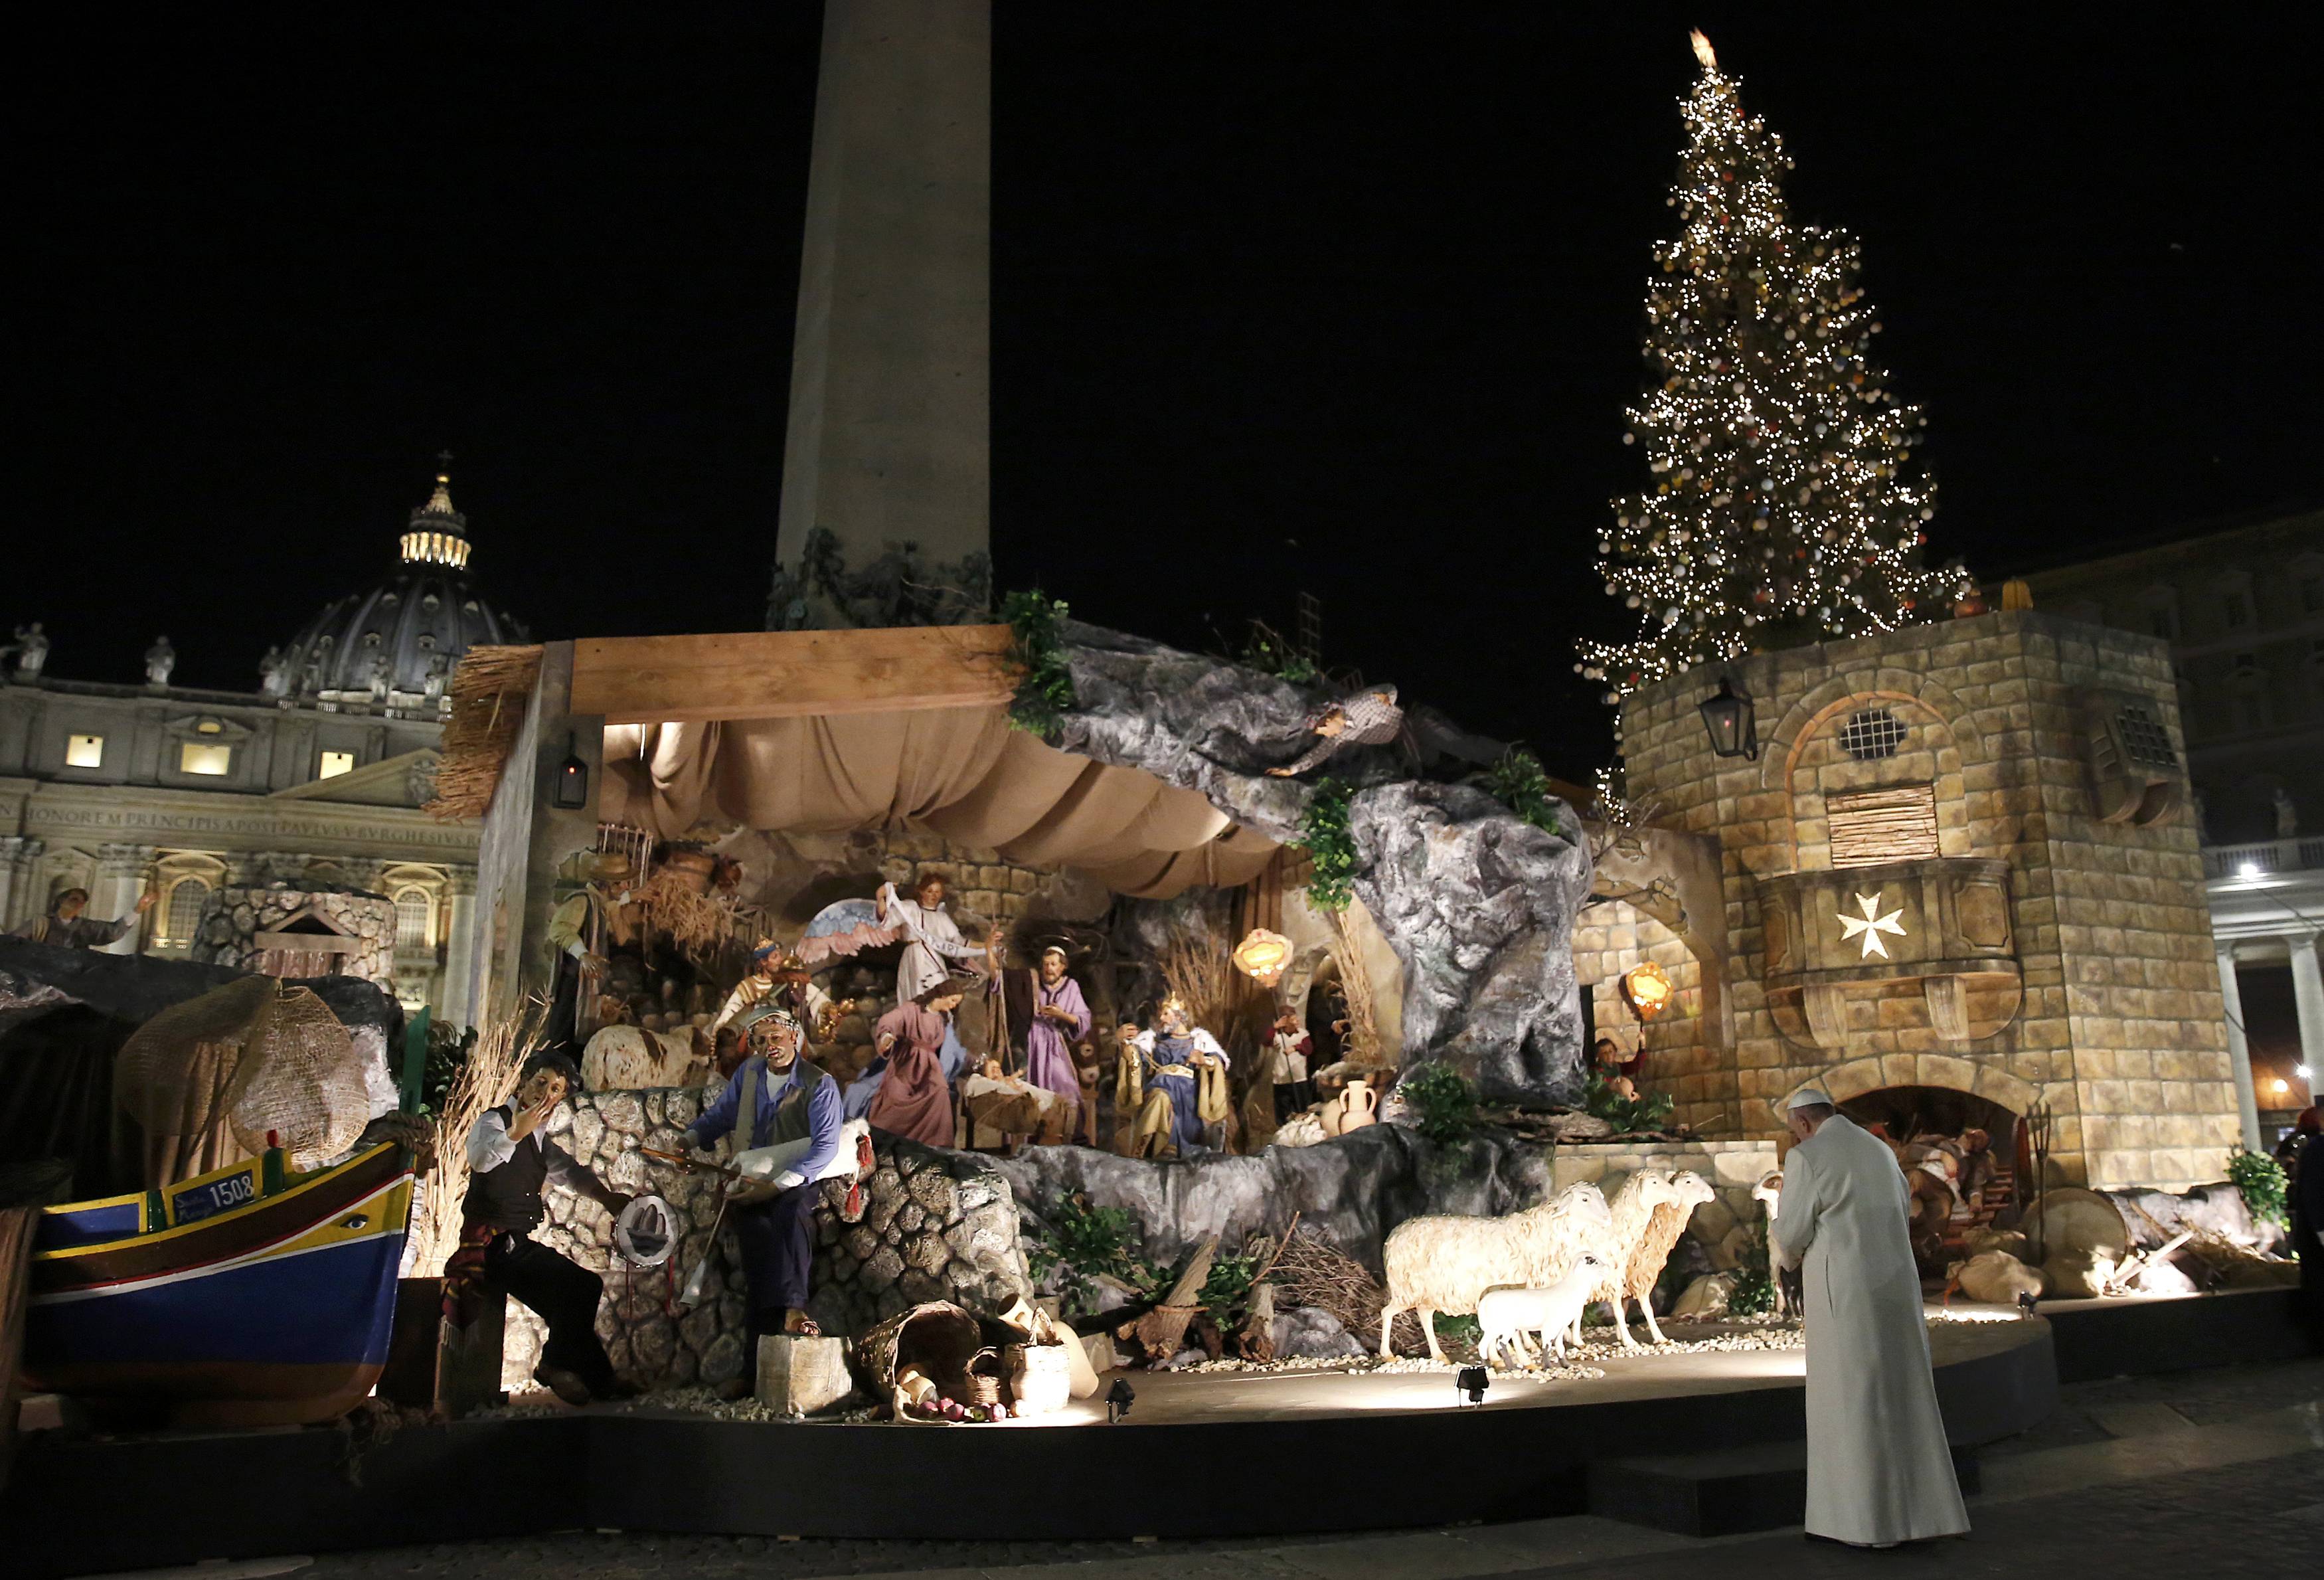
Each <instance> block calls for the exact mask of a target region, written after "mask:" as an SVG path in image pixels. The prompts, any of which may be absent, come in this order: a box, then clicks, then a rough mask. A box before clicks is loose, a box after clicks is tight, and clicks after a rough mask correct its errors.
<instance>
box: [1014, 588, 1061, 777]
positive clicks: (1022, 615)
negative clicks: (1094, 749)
mask: <svg viewBox="0 0 2324 1580" xmlns="http://www.w3.org/2000/svg"><path fill="white" fill-rule="evenodd" d="M1001 618H1002V619H1003V620H1006V621H1007V622H1008V623H1009V629H1010V631H1011V632H1013V633H1015V634H1016V644H1015V651H1014V654H1013V656H1014V657H1015V659H1016V661H1017V663H1018V666H1019V670H1021V671H1022V676H1023V678H1022V679H1019V681H1018V682H1017V695H1016V696H1015V697H1013V698H1010V703H1009V722H1010V724H1012V725H1016V726H1017V727H1018V728H1019V729H1020V730H1024V731H1027V732H1028V733H1030V734H1032V735H1038V736H1039V737H1040V738H1041V739H1043V740H1044V741H1049V740H1054V739H1056V734H1057V728H1058V726H1059V725H1062V724H1063V723H1064V722H1065V712H1066V710H1067V709H1069V708H1071V707H1073V706H1074V700H1075V698H1074V674H1073V670H1072V669H1071V668H1070V667H1069V666H1068V665H1067V664H1066V662H1065V641H1064V639H1063V638H1061V637H1060V636H1059V635H1058V634H1057V627H1058V625H1059V624H1062V623H1063V622H1064V620H1065V600H1064V599H1063V598H1052V597H1050V596H1048V595H1047V594H1046V593H1044V592H1042V591H1041V589H1040V588H1038V587H1035V588H1034V589H1033V590H1032V591H1031V592H1028V593H1010V595H1009V596H1006V597H1004V598H1003V599H1001Z"/></svg>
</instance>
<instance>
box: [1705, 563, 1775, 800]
mask: <svg viewBox="0 0 2324 1580" xmlns="http://www.w3.org/2000/svg"><path fill="white" fill-rule="evenodd" d="M1762 592H1763V594H1764V589H1762ZM1746 619H1747V620H1748V615H1747V616H1746ZM1756 712H1757V709H1756V707H1754V705H1753V704H1752V701H1751V699H1750V698H1748V697H1738V696H1737V695H1736V694H1735V682H1734V681H1732V680H1729V679H1722V680H1720V682H1719V695H1718V696H1716V697H1714V698H1711V699H1710V700H1709V701H1708V702H1705V703H1704V704H1702V707H1701V714H1702V727H1703V728H1705V729H1707V730H1709V731H1710V732H1711V751H1712V752H1713V753H1716V754H1717V755H1719V756H1721V757H1748V758H1750V759H1752V760H1753V761H1754V762H1757V760H1758V756H1759V732H1758V730H1757V728H1756V727H1755V721H1754V717H1753V716H1754V714H1755V713H1756Z"/></svg>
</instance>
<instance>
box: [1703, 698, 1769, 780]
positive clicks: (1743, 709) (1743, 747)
mask: <svg viewBox="0 0 2324 1580" xmlns="http://www.w3.org/2000/svg"><path fill="white" fill-rule="evenodd" d="M1755 711H1756V710H1755V708H1754V707H1753V705H1752V702H1751V699H1750V698H1748V697H1738V696H1736V695H1735V682H1734V681H1732V680H1729V679H1721V680H1720V682H1719V695H1718V696H1716V697H1714V698H1711V700H1710V701H1708V702H1706V703H1704V704H1703V705H1702V727H1703V728H1705V729H1707V730H1709V731H1710V732H1711V751H1713V752H1714V753H1718V754H1719V755H1720V756H1721V757H1748V758H1750V759H1751V760H1752V761H1753V762H1757V761H1758V757H1759V732H1758V731H1757V729H1755V728H1753V727H1752V715H1753V713H1754V712H1755Z"/></svg>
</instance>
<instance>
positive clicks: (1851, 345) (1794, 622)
mask: <svg viewBox="0 0 2324 1580" xmlns="http://www.w3.org/2000/svg"><path fill="white" fill-rule="evenodd" d="M1693 36H1694V51H1695V55H1696V58H1697V59H1698V60H1701V62H1702V76H1701V79H1700V80H1698V81H1697V82H1696V83H1695V85H1694V91H1693V92H1692V93H1691V94H1689V95H1688V96H1687V97H1686V98H1685V99H1683V101H1681V113H1682V114H1683V115H1684V117H1685V120H1686V126H1687V131H1688V134H1689V140H1688V146H1687V148H1686V151H1685V152H1684V153H1683V154H1682V155H1681V157H1680V162H1679V175H1678V181H1677V183H1676V185H1675V186H1674V189H1672V193H1671V196H1670V199H1669V200H1668V201H1669V203H1670V206H1671V207H1672V208H1675V209H1677V210H1678V216H1679V218H1680V219H1681V221H1682V222H1683V225H1684V228H1683V230H1682V231H1681V232H1680V233H1679V235H1678V236H1676V237H1675V238H1674V239H1673V240H1670V241H1668V242H1665V243H1663V244H1662V245H1660V246H1658V247H1657V248H1656V250H1655V273H1654V274H1653V275H1652V276H1650V283H1649V285H1648V287H1647V291H1646V367H1647V378H1648V381H1649V382H1648V385H1647V389H1646V394H1645V398H1644V399H1643V400H1642V401H1641V402H1639V404H1638V405H1637V406H1636V407H1635V408H1633V409H1632V410H1631V411H1630V413H1629V430H1628V432H1627V433H1625V434H1624V435H1623V437H1622V442H1623V443H1624V444H1639V445H1643V446H1644V447H1645V449H1646V461H1647V469H1648V471H1649V472H1650V473H1652V475H1653V482H1652V483H1651V485H1649V486H1648V487H1647V488H1646V490H1645V491H1644V492H1643V493H1639V494H1633V495H1631V496H1629V497H1628V498H1625V499H1618V500H1616V501H1615V502H1614V524H1613V527H1612V529H1611V530H1610V531H1607V532H1606V533H1605V534H1604V535H1603V536H1602V538H1601V540H1600V542H1599V544H1598V552H1599V554H1600V557H1601V558H1600V562H1599V568H1600V571H1601V572H1602V574H1603V575H1604V576H1605V578H1606V591H1607V592H1608V593H1609V595H1610V596H1614V597H1618V598H1619V599H1621V600H1622V602H1623V604H1624V605H1626V606H1627V607H1628V608H1631V609H1635V610H1637V614H1638V630H1637V635H1636V636H1634V637H1633V638H1632V639H1631V640H1629V641H1628V642H1593V641H1585V642H1582V643H1581V644H1580V646H1581V651H1582V662H1581V663H1580V664H1577V665H1576V666H1575V668H1576V669H1578V670H1581V671H1582V673H1583V674H1584V675H1586V676H1588V677H1589V678H1590V679H1593V680H1602V681H1604V682H1605V683H1606V700H1607V701H1608V702H1609V703H1613V702H1618V701H1619V700H1620V699H1621V698H1623V697H1624V696H1626V695H1628V693H1629V692H1631V691H1634V690H1636V689H1637V688H1639V687H1641V686H1644V685H1647V684H1649V683H1651V682H1653V681H1655V680H1658V679H1662V678H1664V677H1665V676H1666V675H1671V674H1674V673H1676V672H1678V671H1680V670H1684V669H1686V668H1688V667H1689V666H1691V665H1694V664H1703V663H1713V662H1718V661H1722V660H1727V659H1732V658H1735V657H1738V655H1740V654H1742V653H1745V652H1748V651H1754V650H1765V649H1771V648H1780V647H1788V646H1795V645H1798V644H1800V643H1803V642H1814V641H1819V640H1821V639H1823V638H1825V637H1831V636H1857V635H1862V634H1864V633H1867V632H1875V631H1887V630H1892V629H1894V628H1895V627H1896V626H1898V625H1902V624H1907V623H1909V622H1912V621H1914V620H1926V619H1931V618H1933V617H1935V616H1937V615H1938V614H1941V613H1944V612H1945V611H1946V610H1947V609H1948V607H1949V606H1950V604H1951V602H1952V599H1953V597H1954V596H1956V594H1957V593H1965V592H1966V591H1967V590H1968V589H1967V587H1966V578H1965V577H1963V575H1962V574H1961V572H1960V568H1959V567H1958V566H1955V567H1949V568H1945V569H1942V570H1937V569H1932V568H1929V567H1927V566H1924V565H1923V563H1922V561H1921V549H1922V545H1923V543H1925V542H1926V541H1927V537H1926V529H1927V524H1928V522H1929V520H1930V518H1931V517H1932V516H1933V515H1934V514H1935V513H1936V493H1935V489H1934V488H1933V486H1932V485H1931V483H1930V482H1929V480H1928V478H1927V476H1926V473H1925V470H1924V468H1923V467H1921V466H1920V465H1918V464H1917V460H1916V457H1914V453H1913V452H1914V449H1915V448H1917V447H1918V446H1919V445H1920V443H1921V441H1922V439H1923V438H1924V437H1925V433H1926V427H1927V420H1926V419H1925V418H1923V416H1922V415H1921V414H1920V412H1919V411H1917V410H1916V409H1914V407H1911V406H1905V405H1900V404H1898V403H1897V402H1896V400H1895V397H1894V396H1892V395H1891V394H1890V393H1889V392H1888V389H1887V387H1886V374H1885V373H1884V372H1883V371H1882V370H1881V369H1880V368H1879V367H1877V366H1876V365H1874V364H1873V363H1871V362H1870V361H1869V360H1868V359H1867V350H1868V348H1869V346H1870V344H1871V337H1873V336H1874V335H1877V334H1878V333H1879V332H1880V324H1879V321H1878V319H1876V318H1874V316H1873V312H1872V309H1871V306H1870V304H1869V303H1867V301H1866V300H1865V299H1864V292H1863V291H1862V290H1861V288H1859V287H1858V284H1857V272H1858V255H1857V247H1856V243H1855V242H1854V240H1853V239H1851V238H1850V237H1849V236H1848V235H1847V234H1846V233H1844V232H1841V231H1835V230H1822V229H1819V228H1817V227H1816V226H1803V225H1794V223H1793V222H1792V220H1791V218H1790V217H1789V216H1788V215H1787V214H1786V213H1785V211H1784V189H1783V179H1784V174H1785V173H1786V172H1787V171H1790V169H1791V168H1792V162H1791V160H1790V158H1789V157H1788V156H1787V155H1786V154H1785V153H1784V143H1783V139H1781V138H1780V137H1778V136H1776V135H1775V134H1774V133H1772V132H1770V131H1768V130H1767V128H1766V125H1764V124H1763V123H1762V122H1760V121H1758V120H1757V119H1756V118H1753V117H1751V116H1748V115H1745V114H1744V111H1743V106H1742V100H1741V97H1740V96H1739V94H1738V91H1737V87H1738V85H1737V83H1736V80H1735V79H1733V78H1731V77H1729V76H1727V75H1725V74H1724V73H1722V72H1721V71H1720V69H1719V63H1718V60H1717V59H1716V58H1715V57H1714V56H1713V55H1712V53H1711V43H1710V41H1709V40H1707V39H1705V38H1704V37H1703V36H1702V35H1701V33H1699V32H1698V33H1696V34H1695V35H1693Z"/></svg>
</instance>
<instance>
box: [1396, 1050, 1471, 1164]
mask: <svg viewBox="0 0 2324 1580" xmlns="http://www.w3.org/2000/svg"><path fill="white" fill-rule="evenodd" d="M1397 1090H1398V1091H1400V1092H1402V1093H1403V1094H1404V1101H1405V1104H1406V1107H1408V1108H1409V1109H1410V1110H1411V1111H1412V1114H1413V1117H1414V1119H1415V1121H1416V1124H1417V1127H1418V1129H1419V1131H1420V1133H1421V1134H1422V1135H1424V1136H1426V1137H1427V1138H1428V1139H1429V1140H1430V1141H1434V1142H1436V1143H1437V1144H1438V1145H1439V1146H1451V1145H1453V1144H1454V1143H1457V1142H1460V1141H1466V1140H1468V1139H1469V1135H1470V1132H1472V1131H1474V1130H1475V1129H1476V1128H1477V1094H1476V1092H1475V1091H1474V1090H1473V1089H1472V1088H1471V1086H1470V1085H1469V1083H1468V1082H1466V1081H1464V1080H1462V1078H1461V1072H1460V1071H1458V1070H1456V1069H1454V1068H1453V1067H1452V1066H1451V1065H1449V1064H1445V1063H1443V1062H1442V1061H1431V1062H1430V1063H1428V1064H1425V1065H1423V1066H1421V1067H1419V1068H1418V1069H1416V1070H1415V1071H1413V1072H1412V1074H1410V1075H1408V1076H1405V1077H1404V1079H1403V1080H1402V1081H1400V1082H1398V1083H1397Z"/></svg>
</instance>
